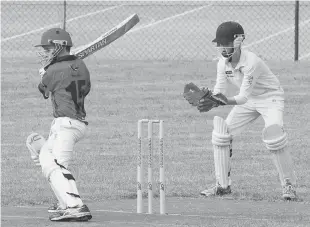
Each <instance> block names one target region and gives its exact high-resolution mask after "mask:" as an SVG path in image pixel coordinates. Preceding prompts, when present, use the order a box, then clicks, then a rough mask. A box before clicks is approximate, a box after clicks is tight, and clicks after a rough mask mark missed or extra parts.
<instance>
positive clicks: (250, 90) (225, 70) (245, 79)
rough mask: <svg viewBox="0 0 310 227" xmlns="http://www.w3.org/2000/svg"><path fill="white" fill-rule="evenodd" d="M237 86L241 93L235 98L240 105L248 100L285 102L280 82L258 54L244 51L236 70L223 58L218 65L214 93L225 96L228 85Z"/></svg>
mask: <svg viewBox="0 0 310 227" xmlns="http://www.w3.org/2000/svg"><path fill="white" fill-rule="evenodd" d="M229 84H232V85H235V86H237V87H238V88H239V89H240V91H239V94H238V95H236V96H234V98H235V100H236V102H237V104H238V105H241V104H244V103H246V102H247V101H248V100H263V99H268V98H275V97H277V99H278V100H279V99H280V100H284V91H283V89H282V87H281V84H280V81H279V79H278V78H277V76H276V75H274V74H273V73H272V72H271V70H270V69H269V67H268V66H267V64H266V63H265V62H264V61H263V60H262V59H261V58H260V57H258V56H257V55H256V54H254V53H252V52H250V51H247V50H242V51H241V56H240V60H239V62H238V64H237V65H236V67H235V68H233V67H232V65H231V63H230V62H228V61H227V60H225V59H224V58H221V59H220V60H219V61H218V64H217V79H216V84H215V86H214V89H213V92H214V93H215V94H217V93H223V94H225V93H226V91H227V89H228V85H229Z"/></svg>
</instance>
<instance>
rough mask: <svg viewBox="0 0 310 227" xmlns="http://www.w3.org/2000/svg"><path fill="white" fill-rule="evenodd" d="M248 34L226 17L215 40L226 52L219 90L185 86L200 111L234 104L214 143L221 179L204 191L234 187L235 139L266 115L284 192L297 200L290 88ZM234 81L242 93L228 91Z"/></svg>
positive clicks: (266, 137)
mask: <svg viewBox="0 0 310 227" xmlns="http://www.w3.org/2000/svg"><path fill="white" fill-rule="evenodd" d="M244 38H245V35H244V31H243V28H242V27H241V25H240V24H238V23H236V22H231V21H229V22H224V23H222V24H221V25H220V26H219V27H218V29H217V31H216V38H215V39H214V40H213V42H215V43H217V48H218V49H219V50H220V54H221V57H220V60H219V61H218V64H217V80H216V84H215V87H214V89H213V91H210V90H208V89H205V88H204V89H202V90H201V89H199V88H198V87H197V86H196V85H195V84H193V83H190V84H187V85H186V86H185V88H184V97H185V98H186V99H187V100H188V101H189V103H190V104H192V105H193V106H197V108H198V110H199V111H200V112H207V111H209V110H211V109H212V108H214V107H217V106H221V105H234V107H233V109H232V110H231V112H230V113H229V115H228V116H227V118H226V120H224V119H222V118H221V117H218V116H216V117H214V120H213V123H214V129H213V132H212V144H213V149H214V164H215V175H216V185H215V186H213V187H211V188H207V189H206V190H204V191H202V192H201V195H205V196H211V195H224V194H229V193H231V179H230V158H231V156H232V150H231V146H232V141H233V139H234V138H235V136H236V135H238V134H239V133H240V132H242V131H243V130H244V129H245V127H246V126H248V125H249V124H250V123H252V122H254V121H255V120H256V119H257V118H258V117H259V116H262V117H263V119H264V122H265V128H264V129H263V133H262V140H263V142H264V143H265V145H266V147H267V149H268V150H269V151H270V152H271V153H272V155H273V159H274V163H275V166H276V168H277V170H278V173H279V176H280V181H281V185H282V187H283V198H284V199H286V200H294V199H296V191H295V187H296V176H295V172H294V169H293V162H292V158H291V156H290V153H289V151H288V150H287V149H285V147H286V145H287V133H286V132H285V130H284V128H283V111H284V91H283V89H282V87H281V85H280V82H279V80H278V78H277V77H276V76H275V75H274V74H273V73H272V72H271V70H270V69H269V67H268V66H267V65H266V63H265V62H264V61H263V60H262V59H261V58H259V57H258V56H257V55H255V54H254V53H252V52H249V51H246V50H244V49H241V44H242V42H243V40H244ZM228 84H233V85H236V86H237V87H238V88H240V92H239V94H238V95H236V96H234V97H226V95H225V93H226V92H227V85H228Z"/></svg>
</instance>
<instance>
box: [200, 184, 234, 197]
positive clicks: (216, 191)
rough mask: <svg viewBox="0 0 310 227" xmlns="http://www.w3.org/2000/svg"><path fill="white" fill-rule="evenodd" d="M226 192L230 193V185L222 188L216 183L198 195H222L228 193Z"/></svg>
mask: <svg viewBox="0 0 310 227" xmlns="http://www.w3.org/2000/svg"><path fill="white" fill-rule="evenodd" d="M228 194H231V188H230V185H228V187H227V188H223V187H222V186H221V185H220V184H216V185H214V186H211V187H210V188H207V189H205V190H203V191H202V192H200V195H203V196H206V197H209V196H216V195H219V196H223V195H228Z"/></svg>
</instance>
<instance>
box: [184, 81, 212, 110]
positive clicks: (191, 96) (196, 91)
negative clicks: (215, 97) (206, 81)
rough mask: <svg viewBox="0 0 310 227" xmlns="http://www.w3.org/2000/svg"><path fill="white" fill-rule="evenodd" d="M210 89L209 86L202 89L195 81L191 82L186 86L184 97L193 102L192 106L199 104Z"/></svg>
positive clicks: (190, 102)
mask: <svg viewBox="0 0 310 227" xmlns="http://www.w3.org/2000/svg"><path fill="white" fill-rule="evenodd" d="M209 92H210V91H209V90H208V89H207V88H203V89H202V90H201V89H200V88H199V87H198V86H197V85H195V84H194V83H189V84H186V85H185V86H184V92H183V97H184V98H185V99H186V100H187V101H188V102H189V104H191V105H192V106H198V105H199V100H200V99H201V98H202V97H204V96H205V95H206V94H208V93H209Z"/></svg>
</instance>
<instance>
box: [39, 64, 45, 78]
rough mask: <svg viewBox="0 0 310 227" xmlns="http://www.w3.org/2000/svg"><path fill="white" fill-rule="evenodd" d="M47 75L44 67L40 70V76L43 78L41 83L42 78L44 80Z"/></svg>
mask: <svg viewBox="0 0 310 227" xmlns="http://www.w3.org/2000/svg"><path fill="white" fill-rule="evenodd" d="M45 73H46V71H45V69H44V67H43V68H41V69H39V75H40V77H41V81H42V78H43V76H44V75H45Z"/></svg>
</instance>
